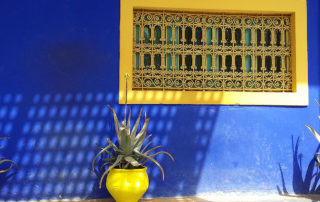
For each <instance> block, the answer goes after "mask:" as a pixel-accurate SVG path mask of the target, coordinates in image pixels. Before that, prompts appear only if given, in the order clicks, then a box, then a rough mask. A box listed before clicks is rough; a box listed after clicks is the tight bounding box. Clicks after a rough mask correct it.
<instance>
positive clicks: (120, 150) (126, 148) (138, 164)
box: [91, 105, 174, 189]
mask: <svg viewBox="0 0 320 202" xmlns="http://www.w3.org/2000/svg"><path fill="white" fill-rule="evenodd" d="M108 107H109V109H110V110H111V111H112V114H113V118H114V126H115V131H116V134H117V139H118V142H119V145H118V146H117V145H116V144H114V143H113V142H112V141H111V140H110V139H109V138H107V139H106V140H107V142H108V145H107V146H106V147H103V148H100V149H101V150H100V152H99V153H98V154H97V155H96V156H95V157H94V159H93V161H92V165H91V166H92V171H94V165H95V162H96V160H97V158H98V157H99V156H102V155H103V154H106V155H107V157H108V158H102V160H103V161H104V164H103V165H102V166H105V167H106V166H108V169H106V171H105V172H104V173H103V174H102V176H101V178H100V183H99V188H100V189H101V185H102V181H103V179H104V177H105V176H106V174H107V173H108V172H109V171H110V170H111V169H112V168H120V169H137V168H142V167H143V166H144V165H145V163H146V162H148V161H152V162H153V163H155V164H156V165H157V166H158V167H159V168H160V170H161V173H162V179H163V180H164V171H163V168H162V166H161V165H160V164H159V162H157V161H156V160H155V159H154V157H155V156H157V155H159V154H166V155H168V156H169V157H170V158H171V160H172V161H174V159H173V157H172V156H171V154H169V153H168V152H165V151H159V152H157V153H155V154H151V153H152V152H154V151H155V150H156V149H158V148H160V147H161V146H156V147H153V148H149V147H150V145H151V142H152V141H149V142H148V143H147V144H146V145H145V146H144V147H142V146H143V145H144V143H146V142H147V140H148V139H149V138H150V137H151V135H149V136H146V134H147V127H148V123H149V119H148V118H147V115H146V114H145V118H144V124H143V126H142V128H141V130H140V131H139V132H138V126H139V122H140V118H141V112H142V109H141V110H140V112H139V116H138V118H137V120H136V122H135V124H134V125H133V128H132V129H131V126H130V125H131V123H130V119H131V109H129V116H128V120H127V117H126V109H125V118H124V121H122V123H121V125H120V123H119V120H118V117H117V115H116V113H115V112H114V110H113V109H112V108H111V107H110V106H109V105H108ZM141 148H142V149H141Z"/></svg>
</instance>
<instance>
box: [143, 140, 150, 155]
mask: <svg viewBox="0 0 320 202" xmlns="http://www.w3.org/2000/svg"><path fill="white" fill-rule="evenodd" d="M152 142H153V141H150V142H148V144H146V146H144V147H143V148H142V150H141V153H143V152H144V151H145V150H146V149H147V148H148V147H149V146H150V145H151V144H152Z"/></svg>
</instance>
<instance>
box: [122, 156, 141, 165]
mask: <svg viewBox="0 0 320 202" xmlns="http://www.w3.org/2000/svg"><path fill="white" fill-rule="evenodd" d="M124 160H126V161H127V162H129V163H130V164H131V165H132V166H134V167H138V166H140V163H139V162H138V161H136V160H135V159H134V158H133V157H132V156H126V157H124Z"/></svg>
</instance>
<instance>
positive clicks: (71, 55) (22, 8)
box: [0, 0, 320, 201]
mask: <svg viewBox="0 0 320 202" xmlns="http://www.w3.org/2000/svg"><path fill="white" fill-rule="evenodd" d="M319 6H320V5H319V1H318V0H308V51H309V90H310V105H309V106H308V107H270V106H197V105H146V106H143V107H144V110H145V111H146V112H147V114H148V115H149V117H150V118H151V121H150V127H149V131H150V132H152V134H153V136H154V138H155V144H154V145H158V144H162V145H163V146H164V148H165V150H167V151H169V152H170V153H172V154H173V155H174V157H175V159H176V162H175V163H172V162H170V161H169V159H167V158H164V157H163V158H158V160H159V161H160V162H161V163H162V165H163V166H164V169H165V171H166V179H165V181H164V182H162V180H161V174H160V171H159V170H158V169H157V168H155V167H153V166H152V165H150V166H149V168H148V172H149V177H150V188H149V190H148V192H147V196H177V195H195V194H201V193H205V192H218V191H223V192H233V191H240V192H273V193H277V186H279V189H280V190H281V191H283V183H285V185H286V189H287V191H288V192H290V193H293V192H295V193H308V189H307V188H306V187H307V185H308V183H307V182H306V183H303V182H302V181H301V180H303V176H304V175H305V172H306V168H307V166H308V163H309V162H310V161H311V160H312V157H313V154H314V152H315V150H316V148H317V142H316V140H315V138H314V137H313V136H312V135H311V134H310V133H309V132H308V131H307V129H306V128H305V126H304V125H305V124H307V123H308V124H310V125H312V126H313V127H315V128H316V129H319V123H318V120H317V115H318V113H319V108H318V107H317V105H316V104H315V103H314V102H313V99H319V92H320V91H319V84H320V78H319V65H320V63H319V54H320V53H319V45H320V43H319V36H320V32H319V24H320V21H319V19H320V14H319V9H320V7H319ZM119 9H120V3H119V1H106V0H105V1H85V0H81V1H76V0H61V1H19V2H18V1H1V3H0V19H1V20H0V134H1V135H0V136H10V139H9V140H6V141H5V142H2V143H1V144H2V145H3V146H5V147H4V149H2V150H1V156H6V157H8V158H11V159H13V160H15V161H16V162H17V164H18V165H19V167H20V168H19V169H18V170H15V171H12V172H10V173H7V174H5V175H0V200H1V201H2V200H30V199H48V198H50V199H59V198H73V197H79V198H103V197H109V195H108V193H107V191H106V190H99V189H98V187H97V183H98V178H97V176H96V175H90V163H91V160H92V158H93V156H94V155H95V153H97V151H98V149H97V146H98V145H101V144H102V142H103V144H105V138H106V137H111V138H112V139H115V136H114V127H113V120H112V116H111V113H110V111H109V110H108V109H107V108H106V104H110V105H112V106H113V107H114V108H115V110H116V111H117V112H118V113H120V112H121V111H123V109H124V107H123V106H120V105H118V104H117V100H118V82H119V80H118V74H119V70H118V68H119V18H120V16H119ZM139 107H140V106H137V105H135V106H132V109H133V112H134V117H136V116H137V113H138V110H139ZM298 137H300V141H299V142H300V144H299V145H298V146H299V147H298V149H299V150H298V151H297V155H296V157H295V155H293V151H292V146H295V145H296V140H297V139H298ZM300 159H301V162H302V163H301V168H302V171H303V172H302V173H301V170H300V167H299V161H300ZM293 162H294V163H295V164H294V163H293ZM279 165H280V168H281V170H282V174H283V175H282V176H283V183H282V179H281V172H280V169H279ZM312 168H313V167H312ZM311 171H312V170H311ZM311 171H310V170H309V171H308V173H310V172H311ZM301 176H302V177H301Z"/></svg>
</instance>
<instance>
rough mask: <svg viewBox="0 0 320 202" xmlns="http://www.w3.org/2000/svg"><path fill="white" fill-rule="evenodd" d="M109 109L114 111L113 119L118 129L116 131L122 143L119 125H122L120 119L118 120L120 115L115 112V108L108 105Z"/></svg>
mask: <svg viewBox="0 0 320 202" xmlns="http://www.w3.org/2000/svg"><path fill="white" fill-rule="evenodd" d="M108 107H109V109H110V110H111V111H112V114H113V119H114V128H115V130H116V133H117V137H118V141H119V143H120V136H119V127H120V124H119V120H118V117H117V114H116V113H115V112H114V110H113V108H112V107H111V106H110V105H108Z"/></svg>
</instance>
